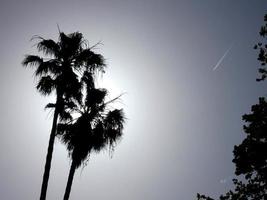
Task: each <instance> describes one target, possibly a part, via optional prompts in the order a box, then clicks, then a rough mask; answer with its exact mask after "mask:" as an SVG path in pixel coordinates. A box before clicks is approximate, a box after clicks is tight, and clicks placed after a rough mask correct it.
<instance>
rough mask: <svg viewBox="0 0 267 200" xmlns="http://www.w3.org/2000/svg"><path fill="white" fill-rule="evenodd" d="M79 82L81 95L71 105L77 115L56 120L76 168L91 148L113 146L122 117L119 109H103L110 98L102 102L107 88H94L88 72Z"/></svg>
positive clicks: (118, 134) (58, 131)
mask: <svg viewBox="0 0 267 200" xmlns="http://www.w3.org/2000/svg"><path fill="white" fill-rule="evenodd" d="M83 82H84V83H85V86H86V94H85V98H84V99H83V101H82V102H81V103H78V104H76V107H75V108H73V109H72V110H73V111H74V112H75V111H76V112H77V113H78V114H79V115H80V116H79V117H78V118H77V119H75V120H72V121H69V122H67V123H59V124H58V129H57V133H58V135H59V137H60V138H61V140H62V141H63V143H65V144H66V146H67V149H68V151H69V153H70V156H71V158H72V160H73V161H74V162H75V163H76V168H78V167H79V166H80V165H81V164H82V163H83V161H84V160H86V158H87V157H88V156H89V155H90V153H91V152H92V151H94V152H99V151H101V150H102V149H103V148H105V147H110V148H111V149H113V148H114V146H115V145H116V143H117V141H118V140H119V139H120V138H121V136H122V130H123V124H124V121H125V117H124V113H123V110H122V109H114V110H108V109H107V105H108V104H109V103H112V101H110V102H105V98H106V96H107V91H106V90H105V89H102V88H95V86H94V83H93V77H92V75H91V74H90V73H88V72H86V73H85V74H84V76H83ZM114 100H115V99H114Z"/></svg>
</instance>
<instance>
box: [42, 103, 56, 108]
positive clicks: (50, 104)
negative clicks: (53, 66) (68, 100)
mask: <svg viewBox="0 0 267 200" xmlns="http://www.w3.org/2000/svg"><path fill="white" fill-rule="evenodd" d="M55 107H56V104H54V103H48V104H47V105H46V106H45V109H47V108H55Z"/></svg>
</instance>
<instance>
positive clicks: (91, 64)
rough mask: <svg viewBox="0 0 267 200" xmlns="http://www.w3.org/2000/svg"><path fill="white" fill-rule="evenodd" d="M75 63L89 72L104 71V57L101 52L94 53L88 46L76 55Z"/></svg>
mask: <svg viewBox="0 0 267 200" xmlns="http://www.w3.org/2000/svg"><path fill="white" fill-rule="evenodd" d="M75 64H76V65H78V66H85V67H86V68H87V70H89V71H90V72H95V71H99V72H105V67H106V64H105V59H104V57H103V56H102V55H101V54H96V53H94V52H93V51H91V49H90V48H87V49H83V50H82V51H81V52H80V53H79V54H78V55H77V56H76V60H75Z"/></svg>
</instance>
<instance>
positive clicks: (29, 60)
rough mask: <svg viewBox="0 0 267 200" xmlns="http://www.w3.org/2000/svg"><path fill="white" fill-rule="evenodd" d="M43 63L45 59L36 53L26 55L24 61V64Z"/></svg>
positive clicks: (36, 64) (34, 64)
mask: <svg viewBox="0 0 267 200" xmlns="http://www.w3.org/2000/svg"><path fill="white" fill-rule="evenodd" d="M42 63H43V59H42V58H41V57H39V56H36V55H26V56H25V58H24V59H23V61H22V65H23V66H25V67H27V66H39V65H41V64H42Z"/></svg>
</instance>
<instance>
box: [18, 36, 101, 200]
mask: <svg viewBox="0 0 267 200" xmlns="http://www.w3.org/2000/svg"><path fill="white" fill-rule="evenodd" d="M33 39H37V40H38V43H37V50H38V51H39V52H42V53H43V54H44V56H45V58H42V57H40V56H37V55H26V56H25V58H24V60H23V61H22V65H23V66H34V67H36V70H35V76H36V77H37V78H38V83H37V86H36V88H37V90H38V91H39V92H40V93H41V94H43V95H50V94H51V93H53V92H54V93H55V94H56V102H55V103H49V104H47V106H46V107H47V108H54V109H55V110H54V117H53V124H52V129H51V133H50V138H49V144H48V150H47V156H46V163H45V169H44V174H43V181H42V188H41V195H40V200H45V199H46V191H47V186H48V179H49V173H50V167H51V160H52V153H53V146H54V140H55V136H56V125H57V121H58V117H59V120H60V121H66V120H70V119H71V115H70V110H71V108H72V107H73V106H74V102H81V98H82V93H81V88H82V87H81V83H80V80H79V77H80V76H79V74H82V73H83V71H85V70H89V71H91V72H96V71H101V72H104V68H105V63H104V58H103V57H102V55H100V54H96V53H94V52H93V51H92V47H89V45H88V43H87V41H86V40H85V39H84V38H83V35H82V34H81V33H79V32H74V33H71V34H68V35H66V34H65V33H63V32H59V39H58V42H55V41H54V40H51V39H44V38H42V37H39V36H36V37H34V38H33Z"/></svg>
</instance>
